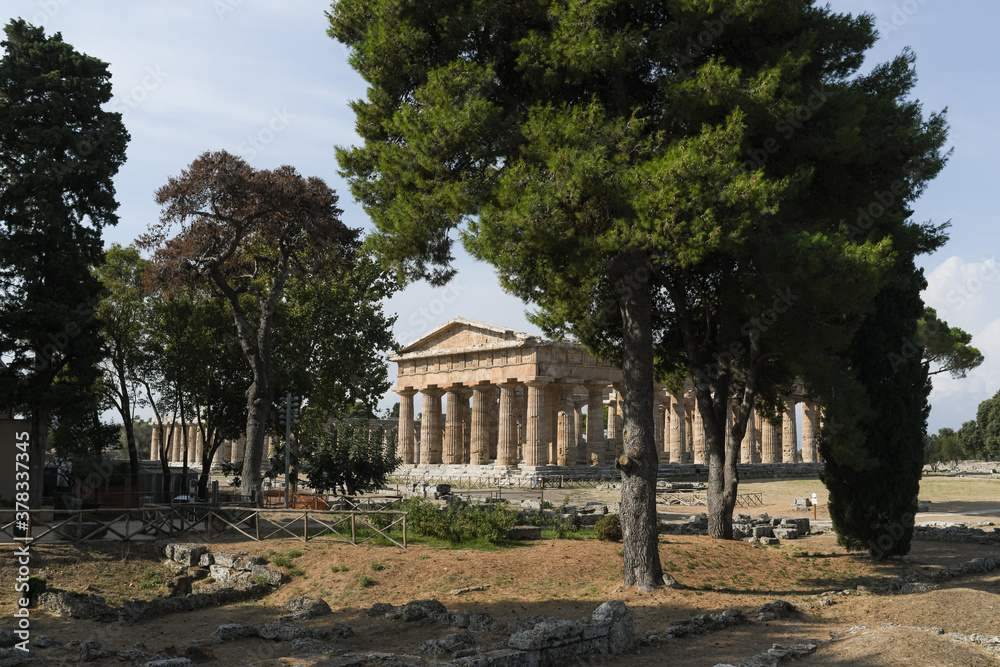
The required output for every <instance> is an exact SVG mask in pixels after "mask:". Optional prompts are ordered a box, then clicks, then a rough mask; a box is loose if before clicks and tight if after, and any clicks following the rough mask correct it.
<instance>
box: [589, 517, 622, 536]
mask: <svg viewBox="0 0 1000 667" xmlns="http://www.w3.org/2000/svg"><path fill="white" fill-rule="evenodd" d="M594 533H595V534H596V535H597V539H599V540H602V541H604V542H621V541H622V522H621V519H619V518H618V515H617V514H609V515H607V516H606V517H604V518H603V519H600V520H599V521H598V522H597V523H596V524H594Z"/></svg>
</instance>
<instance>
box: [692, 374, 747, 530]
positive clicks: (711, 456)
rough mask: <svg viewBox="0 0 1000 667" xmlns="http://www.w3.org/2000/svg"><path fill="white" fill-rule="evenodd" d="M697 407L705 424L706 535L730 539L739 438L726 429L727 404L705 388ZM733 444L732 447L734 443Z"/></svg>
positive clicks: (738, 480)
mask: <svg viewBox="0 0 1000 667" xmlns="http://www.w3.org/2000/svg"><path fill="white" fill-rule="evenodd" d="M698 408H699V410H701V411H702V423H703V424H705V452H706V454H707V455H708V534H709V536H711V537H714V538H716V539H720V540H731V539H733V511H734V510H735V509H736V495H737V492H738V489H739V483H740V478H739V472H738V471H737V468H736V466H737V463H738V462H739V440H737V439H736V438H735V436H733V437H732V438H730V437H728V436H729V434H728V433H727V432H726V411H728V410H729V406H728V401H727V403H726V404H724V405H722V406H721V408H720V406H717V405H716V404H715V399H714V398H713V397H712V396H711V394H710V393H709V392H708V391H704V392H699V394H698ZM734 442H735V443H736V444H735V446H734V445H733V443H734Z"/></svg>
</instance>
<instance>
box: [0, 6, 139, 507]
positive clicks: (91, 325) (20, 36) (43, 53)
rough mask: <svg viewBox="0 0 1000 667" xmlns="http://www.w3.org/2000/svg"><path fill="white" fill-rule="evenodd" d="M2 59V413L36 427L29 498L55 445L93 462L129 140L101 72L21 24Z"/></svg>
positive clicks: (102, 440) (99, 434) (112, 432)
mask: <svg viewBox="0 0 1000 667" xmlns="http://www.w3.org/2000/svg"><path fill="white" fill-rule="evenodd" d="M5 32H6V40H5V41H4V42H2V44H0V46H2V47H3V49H4V55H3V58H0V223H2V224H0V355H2V356H3V359H4V365H5V368H3V369H2V372H3V381H2V382H0V408H2V409H3V410H5V411H6V410H11V411H13V412H14V413H19V414H22V415H25V416H27V417H29V418H30V419H31V435H30V437H31V440H30V442H31V456H30V470H29V474H30V479H29V482H30V484H29V489H30V491H29V493H30V494H31V502H32V503H36V502H37V501H38V499H39V497H40V495H41V493H42V466H43V464H44V461H45V455H46V453H47V451H48V449H49V443H48V442H47V439H48V434H49V430H50V428H51V429H53V430H54V431H55V441H54V443H55V444H57V445H60V446H70V447H77V446H78V445H79V447H77V448H78V449H79V448H82V449H89V451H91V452H93V451H94V449H96V450H97V451H99V450H100V449H101V448H102V447H103V446H105V445H107V444H109V443H113V442H114V440H115V439H116V437H117V429H115V428H113V427H112V428H110V429H109V428H107V426H106V425H102V424H101V422H100V420H99V419H98V417H97V415H98V414H99V411H100V389H99V386H98V378H99V376H100V372H99V369H98V368H97V363H98V361H100V359H101V358H102V357H103V354H104V350H103V345H102V340H101V337H100V335H99V332H98V326H97V322H96V321H95V318H94V307H95V305H96V303H97V300H98V298H99V294H100V291H101V285H100V283H99V281H98V280H97V279H96V278H95V277H94V276H93V275H92V274H91V270H92V269H93V268H94V267H95V266H97V265H99V264H100V263H101V262H102V260H103V257H104V248H103V241H102V230H103V229H104V228H105V227H107V226H109V225H115V224H116V223H117V222H118V216H117V214H116V211H117V209H118V202H117V201H116V199H115V188H114V182H113V179H114V176H115V174H116V173H117V172H118V169H119V168H120V167H121V165H122V164H123V163H124V162H125V146H126V144H127V143H128V139H129V136H128V133H127V132H126V130H125V126H124V125H123V124H122V119H121V114H118V113H113V112H110V111H106V110H105V109H104V106H105V105H107V103H108V102H109V101H110V100H111V92H112V91H111V74H110V71H109V68H108V65H107V64H106V63H104V62H102V61H100V60H98V59H96V58H92V57H90V56H87V55H84V54H82V53H79V52H78V51H76V50H74V49H73V47H72V46H71V45H69V44H67V43H66V42H64V41H63V39H62V35H60V34H59V33H55V34H54V35H51V36H46V35H45V33H44V31H43V30H42V28H39V27H35V26H32V25H30V24H28V23H26V22H25V21H23V20H21V19H17V20H13V21H11V22H10V23H9V24H8V25H7V26H6V28H5Z"/></svg>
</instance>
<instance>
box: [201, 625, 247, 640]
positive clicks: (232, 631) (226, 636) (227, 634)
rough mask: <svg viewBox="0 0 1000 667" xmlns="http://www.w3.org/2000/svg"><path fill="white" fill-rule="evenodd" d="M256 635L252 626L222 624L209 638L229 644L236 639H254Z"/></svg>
mask: <svg viewBox="0 0 1000 667" xmlns="http://www.w3.org/2000/svg"><path fill="white" fill-rule="evenodd" d="M257 635H258V632H257V628H255V627H253V626H252V625H244V624H242V623H224V624H222V625H220V626H219V627H217V628H216V629H215V632H213V633H212V635H211V636H212V638H213V639H218V640H219V641H223V642H231V641H234V640H237V639H245V638H247V637H256V636H257Z"/></svg>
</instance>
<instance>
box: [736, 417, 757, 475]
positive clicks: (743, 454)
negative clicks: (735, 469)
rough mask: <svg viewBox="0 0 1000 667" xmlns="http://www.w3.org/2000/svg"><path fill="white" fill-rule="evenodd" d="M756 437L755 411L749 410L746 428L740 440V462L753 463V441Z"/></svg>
mask: <svg viewBox="0 0 1000 667" xmlns="http://www.w3.org/2000/svg"><path fill="white" fill-rule="evenodd" d="M756 439H757V425H756V411H754V410H751V411H750V416H749V417H748V418H747V430H746V433H744V434H743V440H742V441H740V463H753V462H754V460H753V453H754V443H755V442H756Z"/></svg>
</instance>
